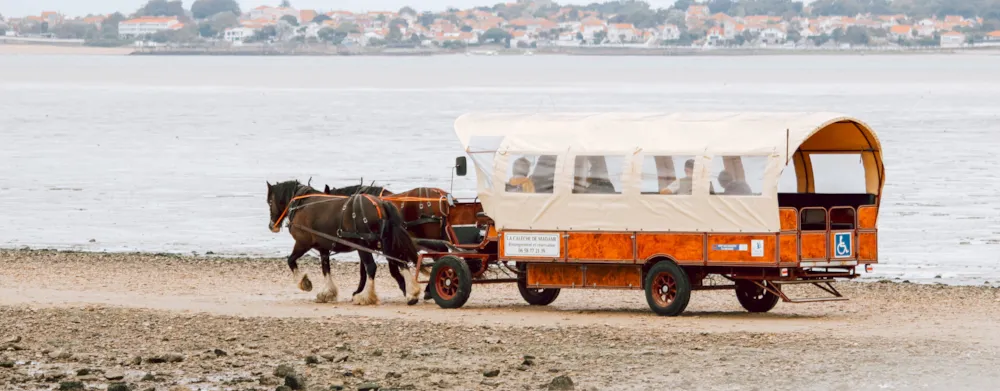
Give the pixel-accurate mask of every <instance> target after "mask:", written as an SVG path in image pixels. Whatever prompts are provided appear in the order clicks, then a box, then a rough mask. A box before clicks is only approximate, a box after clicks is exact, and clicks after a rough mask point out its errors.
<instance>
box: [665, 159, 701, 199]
mask: <svg viewBox="0 0 1000 391" xmlns="http://www.w3.org/2000/svg"><path fill="white" fill-rule="evenodd" d="M693 174H694V159H688V160H687V161H686V162H684V177H683V178H681V179H678V180H676V181H674V183H671V184H670V186H668V187H667V188H666V189H663V190H661V191H660V194H679V195H691V179H692V178H691V175H693Z"/></svg>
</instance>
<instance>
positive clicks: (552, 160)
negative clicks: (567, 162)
mask: <svg viewBox="0 0 1000 391" xmlns="http://www.w3.org/2000/svg"><path fill="white" fill-rule="evenodd" d="M555 180H556V157H555V156H554V155H543V156H541V157H539V158H538V162H536V163H535V171H534V172H532V173H531V182H532V183H533V184H534V185H535V191H534V192H535V193H548V194H551V193H552V190H553V189H554V188H555V186H554V184H555Z"/></svg>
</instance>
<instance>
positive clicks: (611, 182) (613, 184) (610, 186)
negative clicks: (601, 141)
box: [573, 156, 625, 194]
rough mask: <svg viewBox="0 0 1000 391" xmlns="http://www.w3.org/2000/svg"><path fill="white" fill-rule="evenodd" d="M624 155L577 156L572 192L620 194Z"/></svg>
mask: <svg viewBox="0 0 1000 391" xmlns="http://www.w3.org/2000/svg"><path fill="white" fill-rule="evenodd" d="M624 168H625V157H624V156H577V157H576V161H575V169H574V170H573V172H574V174H573V193H574V194H621V192H622V174H623V173H624V172H625V170H624Z"/></svg>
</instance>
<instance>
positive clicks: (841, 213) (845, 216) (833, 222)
mask: <svg viewBox="0 0 1000 391" xmlns="http://www.w3.org/2000/svg"><path fill="white" fill-rule="evenodd" d="M855 221H856V217H855V213H854V209H853V208H834V209H830V229H832V230H837V229H844V230H847V229H854V222H855Z"/></svg>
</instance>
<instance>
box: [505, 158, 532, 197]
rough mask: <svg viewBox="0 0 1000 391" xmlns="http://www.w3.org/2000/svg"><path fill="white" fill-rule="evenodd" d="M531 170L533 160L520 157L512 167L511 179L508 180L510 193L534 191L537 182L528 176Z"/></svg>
mask: <svg viewBox="0 0 1000 391" xmlns="http://www.w3.org/2000/svg"><path fill="white" fill-rule="evenodd" d="M529 171H531V162H529V161H528V159H525V158H523V157H522V158H518V159H517V160H515V161H514V165H513V166H512V167H511V176H510V180H509V181H507V192H510V193H534V192H535V184H534V183H532V181H531V178H528V172H529Z"/></svg>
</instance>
